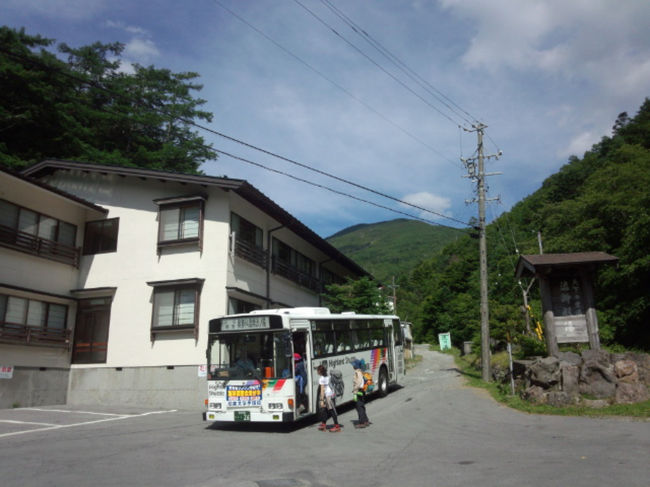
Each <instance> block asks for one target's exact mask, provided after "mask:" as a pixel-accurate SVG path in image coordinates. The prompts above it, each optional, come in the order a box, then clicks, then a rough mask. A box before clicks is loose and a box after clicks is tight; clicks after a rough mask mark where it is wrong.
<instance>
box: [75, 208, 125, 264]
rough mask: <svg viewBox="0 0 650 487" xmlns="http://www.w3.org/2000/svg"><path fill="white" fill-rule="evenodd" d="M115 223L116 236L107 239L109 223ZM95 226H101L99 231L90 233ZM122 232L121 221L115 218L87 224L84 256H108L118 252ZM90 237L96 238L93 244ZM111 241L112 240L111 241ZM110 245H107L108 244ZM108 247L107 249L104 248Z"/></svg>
mask: <svg viewBox="0 0 650 487" xmlns="http://www.w3.org/2000/svg"><path fill="white" fill-rule="evenodd" d="M113 222H114V223H115V230H114V233H115V235H110V237H106V231H105V229H106V225H107V224H108V223H113ZM95 225H101V228H100V229H99V231H95V232H94V233H93V232H90V231H89V229H90V228H91V227H94V226H95ZM119 231H120V219H119V218H118V217H115V218H106V219H104V220H93V221H89V222H86V227H85V229H84V242H83V247H82V255H97V254H108V253H112V252H117V238H118V235H119ZM90 235H93V236H94V239H93V240H92V242H91V241H90V239H91V237H90ZM109 239H110V240H109ZM107 241H108V243H109V244H110V245H108V246H107V245H106V242H107ZM102 247H107V248H102Z"/></svg>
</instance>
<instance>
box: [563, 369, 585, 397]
mask: <svg viewBox="0 0 650 487" xmlns="http://www.w3.org/2000/svg"><path fill="white" fill-rule="evenodd" d="M560 371H561V377H562V391H564V392H565V393H567V394H569V395H570V396H577V395H578V394H579V393H580V367H579V366H577V365H568V364H562V365H561V366H560Z"/></svg>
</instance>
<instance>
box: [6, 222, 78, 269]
mask: <svg viewBox="0 0 650 487" xmlns="http://www.w3.org/2000/svg"><path fill="white" fill-rule="evenodd" d="M0 246H2V247H7V248H10V249H14V250H19V251H21V252H26V253H28V254H32V255H38V256H39V257H44V258H46V259H50V260H55V261H57V262H63V263H64V264H70V265H73V266H75V267H79V255H80V249H79V248H77V247H71V246H69V245H65V244H62V243H58V242H54V241H52V240H47V239H45V238H40V237H37V236H35V235H31V234H29V233H25V232H21V231H19V230H16V229H14V228H11V227H7V226H5V225H0Z"/></svg>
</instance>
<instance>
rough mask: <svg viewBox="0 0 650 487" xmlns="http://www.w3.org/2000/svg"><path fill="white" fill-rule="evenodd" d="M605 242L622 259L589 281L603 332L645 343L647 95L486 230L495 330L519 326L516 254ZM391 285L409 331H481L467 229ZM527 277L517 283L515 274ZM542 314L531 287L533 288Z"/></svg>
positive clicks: (648, 339)
mask: <svg viewBox="0 0 650 487" xmlns="http://www.w3.org/2000/svg"><path fill="white" fill-rule="evenodd" d="M537 232H541V235H542V240H543V250H544V252H545V253H551V252H580V251H596V250H599V251H604V252H608V253H610V254H613V255H615V256H617V257H618V258H619V259H620V264H619V266H618V268H615V267H607V266H606V267H603V268H601V269H600V270H599V273H598V279H597V282H596V306H597V308H598V311H599V313H598V316H599V325H600V331H601V340H602V341H603V343H605V344H621V345H624V346H627V347H632V348H639V349H645V350H648V349H650V254H649V250H650V100H648V99H646V100H645V102H644V103H643V105H642V106H641V108H640V110H639V112H638V114H637V115H636V116H635V117H633V118H629V117H628V115H627V114H625V113H622V114H621V115H619V117H618V119H617V120H616V122H615V124H614V127H613V131H612V135H611V136H607V137H603V138H602V140H601V141H600V143H598V144H596V145H594V146H593V147H592V149H591V150H590V151H588V152H586V153H585V154H584V156H583V157H582V158H579V157H571V158H570V160H569V161H568V163H567V164H566V165H565V166H563V167H562V168H561V169H560V171H559V172H557V173H556V174H553V175H552V176H550V177H549V178H547V179H546V180H545V181H544V182H543V184H542V186H541V188H540V189H539V190H538V191H536V192H535V193H533V194H532V195H530V196H528V197H527V198H525V199H524V200H522V201H521V202H520V203H518V204H517V205H515V206H514V207H513V208H512V210H511V211H510V212H507V213H505V214H503V215H501V216H500V217H499V218H498V219H497V220H496V221H494V222H492V223H491V224H490V225H489V226H488V229H487V239H488V267H489V296H490V327H491V335H492V337H494V338H503V336H504V334H505V331H506V329H508V330H511V331H514V330H519V331H521V330H522V329H523V323H524V320H523V318H522V313H521V309H520V307H521V305H522V291H521V288H520V286H519V285H518V283H517V281H516V279H515V277H514V272H515V265H516V262H517V259H518V256H517V251H518V252H519V253H521V254H535V253H538V252H539V248H538V241H537ZM399 284H400V288H399V289H398V300H399V302H400V303H401V304H400V305H398V313H399V314H400V317H402V318H403V319H408V320H410V321H413V322H414V323H415V330H416V335H417V338H418V339H420V340H422V339H427V340H431V341H432V340H434V338H435V337H436V336H437V333H439V332H446V331H451V333H452V339H453V340H454V342H455V343H457V344H459V343H460V342H462V341H464V340H472V339H473V338H475V337H476V336H477V334H478V333H479V328H480V327H479V320H480V316H479V289H478V284H479V271H478V244H477V241H476V240H474V239H471V238H469V237H465V238H462V239H459V240H458V241H456V242H453V243H452V244H450V245H449V246H447V247H446V248H445V249H444V250H443V252H442V254H441V255H439V256H437V257H434V258H433V259H430V260H428V261H427V262H425V263H423V264H421V265H419V266H418V267H417V268H415V269H414V270H413V271H412V272H411V273H410V275H409V276H408V277H407V278H404V279H402V280H401V281H400V282H399ZM522 284H524V285H525V283H522ZM530 295H531V296H532V297H533V298H534V299H533V310H534V312H535V311H536V312H537V316H538V317H540V305H539V290H538V289H537V287H536V286H535V287H533V288H532V289H531V293H530Z"/></svg>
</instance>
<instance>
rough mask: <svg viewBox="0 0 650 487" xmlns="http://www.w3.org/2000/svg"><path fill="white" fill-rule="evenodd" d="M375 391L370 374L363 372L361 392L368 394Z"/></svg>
mask: <svg viewBox="0 0 650 487" xmlns="http://www.w3.org/2000/svg"><path fill="white" fill-rule="evenodd" d="M374 389H375V382H374V381H373V380H372V374H371V373H370V372H365V371H364V372H363V385H362V386H361V390H362V391H363V392H364V393H366V394H368V393H370V392H372V391H373V390H374Z"/></svg>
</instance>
